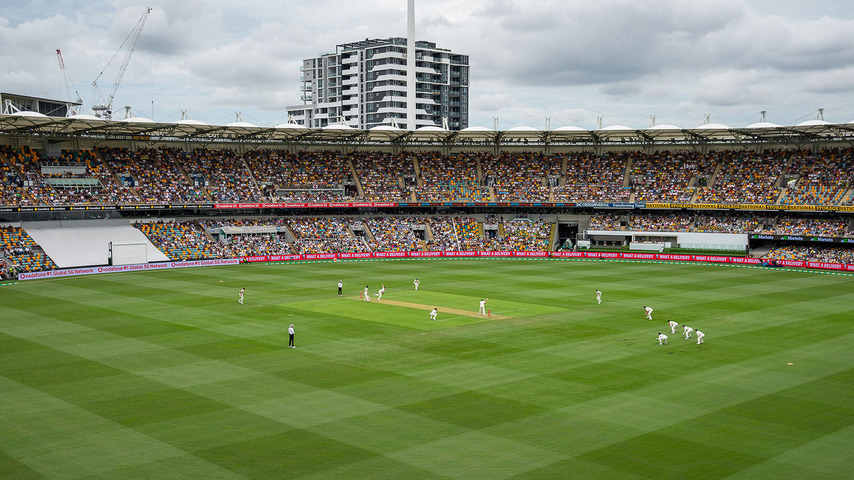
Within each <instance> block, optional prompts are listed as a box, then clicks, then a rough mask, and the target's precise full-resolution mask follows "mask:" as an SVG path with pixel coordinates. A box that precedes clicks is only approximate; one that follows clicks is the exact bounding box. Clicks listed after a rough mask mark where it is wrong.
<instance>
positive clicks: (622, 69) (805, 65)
mask: <svg viewBox="0 0 854 480" xmlns="http://www.w3.org/2000/svg"><path fill="white" fill-rule="evenodd" d="M10 3H11V4H10V5H4V9H3V10H2V11H0V44H2V45H3V46H4V48H2V49H0V64H2V65H3V66H4V68H3V69H2V70H0V85H2V90H4V91H12V92H17V93H25V94H33V95H44V94H48V95H49V96H53V97H58V96H64V93H63V91H62V84H61V81H60V76H59V69H58V65H57V62H56V57H55V53H54V51H55V49H56V48H61V49H62V52H63V56H64V57H65V61H66V65H67V67H68V69H69V72H70V73H71V75H72V78H73V79H74V80H75V82H76V84H77V88H78V90H79V91H80V93H81V95H82V96H83V99H84V100H85V101H86V102H87V105H86V106H87V108H88V107H89V106H91V101H92V91H91V90H92V89H91V86H90V84H91V82H92V80H93V79H94V78H95V77H96V76H97V75H98V73H99V72H100V70H101V69H103V68H104V66H105V65H106V63H107V61H108V60H109V58H110V57H111V56H112V55H113V54H114V53H115V52H116V50H117V49H118V47H119V45H120V44H121V42H122V41H123V40H124V39H125V38H126V36H127V35H128V33H129V32H130V30H131V28H132V27H133V26H134V24H135V23H136V21H137V20H138V19H139V16H140V15H141V14H142V12H143V10H144V8H145V7H146V6H148V5H149V4H153V5H152V6H153V7H154V10H153V11H152V13H151V16H150V18H149V21H148V24H147V25H146V29H145V30H144V31H143V35H142V37H141V38H140V42H139V44H138V46H137V51H136V52H135V53H134V56H133V58H132V59H131V61H130V64H129V67H128V71H127V73H126V75H125V79H124V81H123V83H122V86H121V87H120V89H119V92H118V94H117V97H116V102H117V104H121V105H126V104H127V105H133V106H134V108H135V109H139V110H141V111H147V114H148V115H150V110H151V104H152V102H154V105H155V115H164V116H178V115H180V110H181V109H189V110H191V111H192V112H193V113H194V114H196V115H197V116H198V117H199V118H203V119H207V120H209V119H220V118H226V119H228V121H231V119H233V115H234V112H235V111H242V112H244V115H245V116H247V117H251V118H253V121H254V122H255V123H262V124H269V125H272V124H275V123H277V122H278V121H281V119H282V118H284V115H285V112H284V108H285V106H287V105H291V104H295V103H299V102H298V98H299V82H298V78H299V76H300V72H299V65H300V62H301V60H302V59H304V58H308V57H312V56H315V55H317V54H319V53H321V52H329V51H334V50H335V46H336V45H337V44H340V43H347V42H351V41H356V40H361V39H364V38H368V37H370V38H387V37H391V36H404V35H405V34H406V18H405V15H406V2H404V1H403V0H350V1H348V2H341V1H340V0H317V1H315V2H310V3H306V2H302V1H296V0H282V1H270V0H265V1H261V0H256V1H250V2H231V1H225V0H182V1H173V2H163V3H158V2H143V1H140V0H113V1H107V0H101V1H91V2H84V4H82V5H80V4H79V2H47V1H39V0H34V1H31V2H20V3H18V2H10ZM72 3H77V4H76V5H72ZM416 12H417V18H418V20H417V28H418V38H419V39H424V40H430V41H434V42H436V43H437V45H438V46H440V47H442V48H449V49H452V50H454V51H457V52H460V53H464V54H467V55H469V58H470V61H471V65H472V71H471V81H472V85H471V98H472V101H471V112H470V123H471V124H472V125H485V126H489V127H491V126H492V117H495V116H498V117H500V118H501V125H502V127H508V128H509V127H510V126H516V125H531V126H535V127H537V126H541V125H542V124H543V123H544V119H545V117H551V118H552V126H553V127H557V126H560V125H564V124H566V125H569V124H573V125H579V126H582V127H588V128H592V127H594V126H595V122H596V117H597V116H600V115H605V116H606V118H607V119H608V120H611V119H613V120H614V122H613V123H626V124H630V123H632V122H634V123H635V124H637V125H633V126H644V125H645V124H646V122H647V121H648V118H649V116H650V115H656V116H657V118H659V119H667V123H675V124H682V125H687V126H695V125H696V124H699V123H701V122H702V114H703V113H713V114H715V115H717V116H719V117H723V118H722V119H721V121H724V120H725V121H728V122H730V123H735V122H737V121H740V120H743V119H745V118H751V121H752V117H753V116H754V115H755V112H757V111H758V110H760V109H763V110H768V111H769V114H770V113H771V112H774V113H775V114H776V115H779V118H778V119H777V120H775V121H777V122H778V123H785V121H786V120H787V119H797V118H800V117H802V116H803V115H804V114H805V113H806V112H810V111H813V110H814V109H815V108H817V107H818V106H822V107H824V108H826V112H827V116H828V120H831V121H847V120H850V119H851V118H854V89H852V87H851V82H850V78H852V74H854V42H851V34H850V32H851V31H854V5H852V4H851V3H850V2H845V1H832V0H816V1H812V2H809V3H808V4H804V3H803V2H801V3H797V4H795V3H791V4H789V3H785V2H784V3H783V4H781V3H780V2H774V1H771V0H757V1H749V2H748V1H747V0H697V1H682V0H654V1H653V0H604V1H601V2H588V1H581V0H524V1H523V0H470V1H466V2H460V1H459V0H454V1H451V0H418V1H417V6H416ZM7 46H13V47H12V48H8V47H7ZM120 55H121V54H120ZM119 61H120V60H119ZM115 77H116V71H115V70H110V71H107V72H105V73H104V76H103V77H102V80H99V85H101V86H102V88H107V89H108V88H109V86H110V85H111V84H112V82H113V80H114V79H115ZM836 116H838V118H836ZM170 119H175V118H170ZM608 120H606V123H608ZM659 123H661V122H659Z"/></svg>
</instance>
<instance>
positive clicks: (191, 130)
mask: <svg viewBox="0 0 854 480" xmlns="http://www.w3.org/2000/svg"><path fill="white" fill-rule="evenodd" d="M0 135H4V136H30V137H46V138H51V139H57V138H63V137H67V138H79V137H91V138H103V139H118V140H121V139H133V138H147V139H152V140H163V141H170V140H189V141H199V142H216V141H236V142H256V143H265V142H298V143H370V144H380V145H381V144H395V143H401V144H407V143H421V144H430V143H433V144H452V145H453V144H460V145H467V144H472V145H476V144H492V145H502V144H507V145H514V144H522V143H524V144H653V145H654V144H657V143H698V142H710V143H713V142H722V143H724V142H754V141H760V142H761V141H775V140H779V141H787V142H793V141H810V140H822V139H823V140H843V141H854V122H849V123H838V124H833V123H827V122H824V121H818V120H816V121H806V122H802V123H799V124H798V125H793V126H781V125H776V124H773V123H767V122H763V123H754V124H752V125H748V126H746V127H729V126H726V125H721V124H706V125H700V126H698V127H695V128H681V127H678V126H675V125H657V126H654V127H649V128H643V129H637V128H631V127H627V126H623V125H612V126H608V127H605V128H602V129H598V130H585V129H583V128H579V127H574V126H565V127H559V128H555V129H553V130H545V131H544V130H536V129H534V128H531V127H514V128H510V129H508V130H502V131H495V130H491V129H489V128H485V127H468V128H465V129H463V130H460V131H449V130H444V129H442V128H439V127H422V128H419V129H417V130H415V131H409V130H401V129H398V128H394V127H390V126H388V127H377V128H373V129H370V130H357V129H354V128H351V127H348V126H346V125H331V126H328V127H323V128H306V127H303V126H301V125H294V124H280V125H276V126H273V127H264V126H257V125H253V124H251V123H246V122H232V123H229V124H227V125H210V124H206V123H203V122H200V121H196V120H181V121H178V122H156V121H153V120H149V119H144V118H129V119H125V120H103V119H100V118H97V117H94V116H92V115H76V116H72V117H48V116H45V115H41V114H38V113H34V112H19V113H14V114H11V115H0Z"/></svg>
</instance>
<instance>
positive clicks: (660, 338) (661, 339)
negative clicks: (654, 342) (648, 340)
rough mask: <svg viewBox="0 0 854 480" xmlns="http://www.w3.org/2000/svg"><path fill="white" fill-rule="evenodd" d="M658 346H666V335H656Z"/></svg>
mask: <svg viewBox="0 0 854 480" xmlns="http://www.w3.org/2000/svg"><path fill="white" fill-rule="evenodd" d="M658 344H659V345H667V335H665V334H663V333H659V334H658Z"/></svg>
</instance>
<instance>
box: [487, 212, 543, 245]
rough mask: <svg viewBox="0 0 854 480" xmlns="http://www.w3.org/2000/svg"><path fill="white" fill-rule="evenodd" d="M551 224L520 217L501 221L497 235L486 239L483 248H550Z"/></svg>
mask: <svg viewBox="0 0 854 480" xmlns="http://www.w3.org/2000/svg"><path fill="white" fill-rule="evenodd" d="M552 225H553V224H552V223H550V222H545V221H542V220H529V219H522V218H520V219H513V220H509V221H505V222H501V231H500V232H499V237H498V238H495V239H488V240H487V241H486V242H485V243H484V249H485V250H512V251H516V252H530V251H543V250H551V241H550V239H551V235H552Z"/></svg>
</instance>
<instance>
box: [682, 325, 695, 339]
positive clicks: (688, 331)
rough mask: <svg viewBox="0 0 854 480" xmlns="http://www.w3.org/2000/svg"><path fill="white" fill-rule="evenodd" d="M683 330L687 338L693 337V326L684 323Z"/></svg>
mask: <svg viewBox="0 0 854 480" xmlns="http://www.w3.org/2000/svg"><path fill="white" fill-rule="evenodd" d="M682 330H683V332H682V333H683V334H684V335H685V340H687V339H689V338H691V333H692V332H693V331H694V329H693V328H691V327H689V326H688V325H682Z"/></svg>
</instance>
